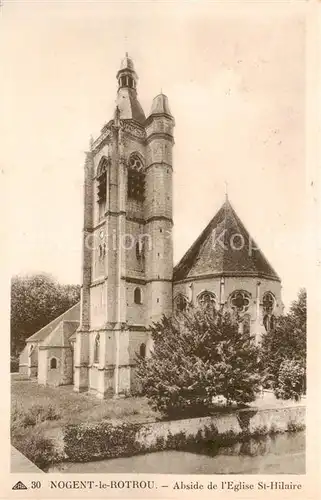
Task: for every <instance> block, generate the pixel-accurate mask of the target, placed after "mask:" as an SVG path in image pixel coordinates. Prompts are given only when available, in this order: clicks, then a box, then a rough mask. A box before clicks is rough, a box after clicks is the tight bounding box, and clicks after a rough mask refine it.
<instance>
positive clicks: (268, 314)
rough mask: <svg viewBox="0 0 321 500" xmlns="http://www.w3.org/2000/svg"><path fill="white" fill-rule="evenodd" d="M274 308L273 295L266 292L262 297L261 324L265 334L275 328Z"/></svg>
mask: <svg viewBox="0 0 321 500" xmlns="http://www.w3.org/2000/svg"><path fill="white" fill-rule="evenodd" d="M274 307H275V298H274V295H273V294H272V293H271V292H266V293H265V294H264V295H263V324H264V328H265V330H266V331H267V332H269V331H270V330H273V329H274V327H275V317H274V315H273V312H274Z"/></svg>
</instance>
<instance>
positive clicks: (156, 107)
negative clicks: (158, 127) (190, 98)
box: [150, 93, 172, 116]
mask: <svg viewBox="0 0 321 500" xmlns="http://www.w3.org/2000/svg"><path fill="white" fill-rule="evenodd" d="M158 114H165V115H169V116H172V114H171V112H170V109H169V105H168V98H167V96H166V95H164V94H163V93H161V94H159V95H157V96H156V97H154V99H153V104H152V109H151V112H150V116H151V115H158Z"/></svg>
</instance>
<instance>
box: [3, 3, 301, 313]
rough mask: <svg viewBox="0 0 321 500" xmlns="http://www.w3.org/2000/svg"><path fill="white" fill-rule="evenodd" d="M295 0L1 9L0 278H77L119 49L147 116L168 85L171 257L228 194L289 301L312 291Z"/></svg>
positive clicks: (112, 103)
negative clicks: (1, 271)
mask: <svg viewBox="0 0 321 500" xmlns="http://www.w3.org/2000/svg"><path fill="white" fill-rule="evenodd" d="M300 4H301V2H297V5H296V6H293V5H292V8H291V9H290V8H286V9H284V8H281V7H280V3H279V7H277V6H275V5H271V2H269V4H264V3H263V2H256V5H254V4H253V3H251V2H249V3H245V2H242V1H240V2H238V9H237V11H236V9H235V7H234V8H233V4H232V3H229V4H228V5H227V6H226V4H225V6H224V7H223V6H222V4H219V3H217V2H195V1H191V2H185V3H184V4H183V3H182V2H175V3H172V2H166V7H165V5H164V3H163V5H161V4H160V2H153V3H151V2H118V3H112V2H97V1H96V2H90V1H89V2H79V1H78V2H72V1H70V2H55V3H54V2H43V3H39V2H24V3H22V2H10V3H6V2H4V4H3V6H2V8H1V12H0V72H1V75H3V76H4V78H3V77H2V78H1V81H0V96H1V98H0V137H1V139H2V145H1V151H0V169H1V174H2V175H1V178H2V180H4V185H5V186H6V193H7V195H6V196H7V197H6V199H5V201H4V199H3V200H2V202H3V203H4V206H5V213H6V219H7V221H8V224H6V226H5V227H6V229H5V230H4V235H2V236H4V239H5V241H6V242H8V245H6V248H7V258H8V260H7V261H8V265H9V266H10V272H11V273H12V274H17V273H31V272H38V271H44V272H48V273H51V274H53V275H54V276H55V277H56V278H57V279H59V280H60V281H61V282H64V283H80V279H81V242H82V236H81V231H82V222H83V213H82V202H83V192H82V183H83V165H84V152H85V151H86V150H87V149H88V145H89V140H90V136H91V135H93V137H94V138H96V137H98V135H99V132H100V129H101V128H102V126H103V125H104V123H105V122H107V121H108V120H109V119H110V118H112V116H113V110H114V106H115V99H116V91H117V81H116V73H117V70H118V69H119V67H120V62H121V59H122V58H123V56H124V54H125V52H126V51H127V52H129V55H130V56H131V57H132V58H133V60H134V64H135V69H136V71H137V73H138V75H139V82H138V96H139V100H140V102H141V104H142V106H143V108H144V110H145V113H146V114H148V113H149V111H150V107H151V103H152V99H153V97H154V96H155V95H157V94H158V93H159V92H160V91H161V90H162V91H163V92H164V93H165V94H166V95H167V96H168V99H169V104H170V108H171V111H172V114H173V115H174V117H175V123H176V126H175V130H174V135H175V147H174V164H173V168H174V178H173V182H174V261H175V263H177V262H178V260H179V259H180V258H181V257H182V255H183V254H184V253H185V252H186V250H187V249H188V248H189V246H190V245H191V244H192V243H193V242H194V240H195V239H196V238H197V236H198V235H199V233H200V232H201V231H202V230H203V229H204V227H205V226H206V225H207V223H208V222H209V221H210V219H211V218H212V217H213V216H214V215H215V213H216V211H217V210H218V209H219V208H220V206H221V205H222V204H223V202H224V197H225V190H226V185H227V190H228V196H229V200H230V202H231V204H232V205H233V207H234V208H235V210H236V212H237V213H238V215H239V217H240V218H241V220H242V221H243V223H244V224H245V226H246V227H247V229H248V230H249V232H250V234H251V235H252V237H253V238H254V240H255V241H256V242H257V243H258V245H259V246H260V248H261V249H262V251H263V253H264V254H265V256H266V257H267V258H268V260H269V262H270V263H271V264H272V266H273V267H274V268H275V270H276V271H277V273H278V274H279V275H280V277H281V279H282V284H283V300H284V302H285V304H286V306H287V305H288V304H289V303H290V302H291V301H292V300H294V299H295V298H296V296H297V292H298V290H299V288H300V287H303V286H305V285H306V276H305V266H304V259H305V257H306V248H305V247H306V241H307V235H306V231H307V230H306V172H305V106H306V102H305V87H306V82H305V74H306V72H305V63H306V61H305V35H306V33H305V31H306V26H305V17H304V14H303V10H302V9H301V8H300ZM241 5H242V9H240V8H239V7H240V6H241ZM267 5H269V7H267Z"/></svg>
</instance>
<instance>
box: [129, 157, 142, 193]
mask: <svg viewBox="0 0 321 500" xmlns="http://www.w3.org/2000/svg"><path fill="white" fill-rule="evenodd" d="M127 195H128V198H131V199H134V200H136V201H141V202H142V201H144V199H145V173H144V166H143V162H142V160H141V159H140V157H139V156H138V155H135V154H134V155H132V156H131V157H130V158H129V162H128V182H127Z"/></svg>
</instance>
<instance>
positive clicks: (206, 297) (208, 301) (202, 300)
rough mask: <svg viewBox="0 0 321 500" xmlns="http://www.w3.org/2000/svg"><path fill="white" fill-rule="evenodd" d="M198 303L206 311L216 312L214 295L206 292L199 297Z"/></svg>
mask: <svg viewBox="0 0 321 500" xmlns="http://www.w3.org/2000/svg"><path fill="white" fill-rule="evenodd" d="M197 303H198V305H199V306H200V307H201V308H202V309H204V310H207V311H210V310H211V311H214V310H215V306H216V296H215V294H214V293H212V292H208V291H207V290H205V291H204V292H201V293H200V294H199V295H198V297H197Z"/></svg>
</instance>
